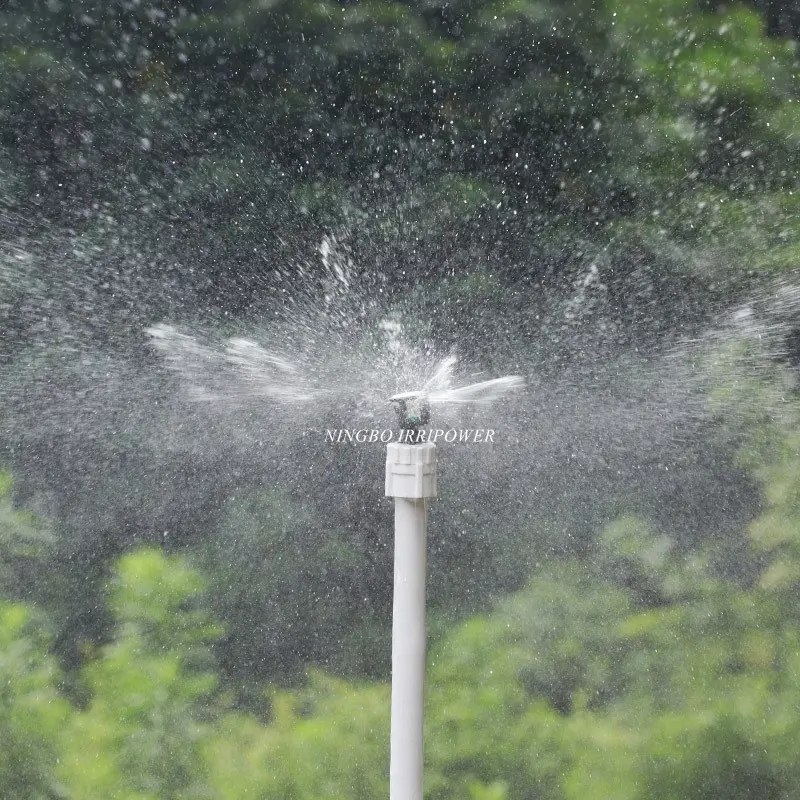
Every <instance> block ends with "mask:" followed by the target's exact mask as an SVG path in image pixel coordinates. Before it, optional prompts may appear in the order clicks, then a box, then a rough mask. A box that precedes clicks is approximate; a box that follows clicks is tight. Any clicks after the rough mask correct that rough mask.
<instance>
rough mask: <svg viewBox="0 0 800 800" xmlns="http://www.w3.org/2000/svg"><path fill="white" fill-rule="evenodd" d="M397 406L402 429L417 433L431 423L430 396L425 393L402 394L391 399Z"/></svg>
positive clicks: (396, 409)
mask: <svg viewBox="0 0 800 800" xmlns="http://www.w3.org/2000/svg"><path fill="white" fill-rule="evenodd" d="M389 400H390V402H392V403H394V404H395V411H396V412H397V420H398V422H399V423H400V429H401V430H404V431H414V432H417V431H418V430H419V429H420V428H421V427H422V426H423V425H427V424H428V423H429V422H430V421H431V407H430V404H429V403H428V396H427V395H426V394H424V393H423V392H402V393H401V394H396V395H394V396H392V397H390V398H389Z"/></svg>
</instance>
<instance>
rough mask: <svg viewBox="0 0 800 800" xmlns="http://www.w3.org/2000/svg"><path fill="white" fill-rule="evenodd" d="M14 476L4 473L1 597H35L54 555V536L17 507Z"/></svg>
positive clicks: (0, 483) (0, 484) (0, 490)
mask: <svg viewBox="0 0 800 800" xmlns="http://www.w3.org/2000/svg"><path fill="white" fill-rule="evenodd" d="M11 487H12V480H11V476H10V475H8V474H7V473H4V472H0V598H3V597H5V598H8V599H10V598H12V597H17V598H19V597H24V596H26V595H29V594H31V593H32V592H33V591H34V590H35V589H36V588H37V583H38V581H39V580H40V579H41V575H40V573H41V566H42V564H43V562H44V560H45V559H46V557H47V556H48V555H50V554H51V552H52V544H53V541H54V540H53V536H52V534H51V533H50V531H49V530H48V529H47V528H46V527H45V526H44V525H43V524H42V522H41V521H40V520H38V519H37V518H36V517H35V516H34V515H33V514H32V513H31V512H29V511H20V510H18V509H16V508H14V505H13V503H12V501H11Z"/></svg>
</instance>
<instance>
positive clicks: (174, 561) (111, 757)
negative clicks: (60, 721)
mask: <svg viewBox="0 0 800 800" xmlns="http://www.w3.org/2000/svg"><path fill="white" fill-rule="evenodd" d="M109 588H110V594H109V605H110V607H111V611H112V613H113V615H114V618H115V620H116V630H115V636H114V640H113V641H112V642H110V643H109V644H107V645H105V646H104V647H102V648H101V649H100V650H99V651H97V652H96V653H94V654H93V655H92V657H91V658H90V660H89V662H88V663H87V664H86V666H85V667H84V670H83V677H84V679H85V680H86V683H87V687H88V689H89V691H90V693H91V700H90V701H89V703H88V705H87V706H86V708H84V709H82V710H80V711H78V712H76V713H75V714H74V715H73V716H72V718H71V720H70V723H69V725H68V726H67V727H66V728H64V730H63V731H62V735H61V753H62V755H61V764H60V767H59V775H60V776H61V778H62V779H63V781H64V784H65V785H66V786H67V787H68V788H69V791H70V792H71V795H70V796H74V797H82V798H87V800H88V799H89V798H109V797H118V798H130V800H133V799H134V798H136V800H144V799H145V798H156V797H158V798H164V800H167V799H168V798H169V800H177V798H187V799H188V798H193V799H196V800H199V799H200V798H211V797H214V796H215V795H214V794H213V792H212V791H211V789H210V788H209V787H208V784H207V778H206V774H205V768H204V762H203V759H202V748H203V746H204V743H205V742H206V741H208V738H209V736H210V735H211V732H212V727H211V726H212V723H213V718H214V708H215V703H214V701H213V695H214V692H215V690H216V687H217V679H216V676H215V674H214V672H213V671H212V668H213V662H212V661H211V660H210V656H209V651H208V647H209V645H211V644H212V643H213V642H214V641H215V640H216V639H217V638H218V637H219V636H220V634H221V629H220V628H219V626H218V625H216V624H215V623H214V622H213V621H212V620H211V618H210V617H209V616H208V614H207V612H206V611H204V610H203V607H202V605H200V604H199V603H200V599H201V592H202V591H203V589H204V581H203V580H202V579H201V578H200V576H199V575H198V574H197V573H196V572H194V571H193V570H191V569H190V568H189V567H188V566H187V565H186V564H185V563H184V562H183V560H182V559H180V558H178V557H172V558H167V557H165V556H164V555H162V554H161V553H159V552H157V551H155V550H139V551H136V552H133V553H130V554H129V555H126V556H124V557H123V558H121V559H120V560H119V561H118V563H117V567H116V570H115V574H114V578H113V581H112V583H111V585H110V587H109Z"/></svg>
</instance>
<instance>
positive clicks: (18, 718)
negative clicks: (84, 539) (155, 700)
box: [0, 601, 71, 800]
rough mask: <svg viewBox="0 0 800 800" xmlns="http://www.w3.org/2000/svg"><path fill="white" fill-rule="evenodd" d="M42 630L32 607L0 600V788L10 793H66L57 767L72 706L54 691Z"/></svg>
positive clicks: (24, 796)
mask: <svg viewBox="0 0 800 800" xmlns="http://www.w3.org/2000/svg"><path fill="white" fill-rule="evenodd" d="M46 630H47V628H46V623H45V621H44V620H43V618H42V617H41V615H39V614H37V613H35V612H33V611H32V610H31V609H30V608H28V607H26V606H24V605H22V604H16V603H9V602H7V601H0V786H2V790H0V791H2V794H3V795H4V796H5V797H8V798H11V797H14V798H19V800H43V799H44V798H48V799H49V798H52V800H56V798H67V797H69V795H68V794H67V792H66V790H65V788H64V787H63V786H62V785H61V784H60V783H59V782H58V780H57V779H56V770H57V763H58V752H59V751H58V745H59V737H60V734H61V731H62V730H63V728H64V726H65V725H67V724H68V723H69V721H70V718H71V709H70V707H69V704H68V703H67V701H65V700H64V699H63V698H62V697H61V696H60V695H59V692H58V684H59V674H58V669H57V666H56V663H55V660H54V659H53V657H52V656H51V655H50V654H49V653H48V646H49V639H48V636H47V633H46Z"/></svg>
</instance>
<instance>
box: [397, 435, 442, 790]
mask: <svg viewBox="0 0 800 800" xmlns="http://www.w3.org/2000/svg"><path fill="white" fill-rule="evenodd" d="M436 488H437V487H436V446H435V445H433V444H428V443H425V444H419V445H407V444H399V443H397V442H392V443H390V444H389V445H388V447H387V451H386V495H387V496H389V497H394V499H395V500H394V526H395V536H394V607H393V612H392V725H391V739H390V765H389V797H390V800H422V774H423V741H422V728H423V698H424V689H425V574H426V565H427V557H426V554H427V528H428V498H431V497H435V496H436Z"/></svg>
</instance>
